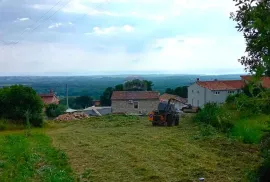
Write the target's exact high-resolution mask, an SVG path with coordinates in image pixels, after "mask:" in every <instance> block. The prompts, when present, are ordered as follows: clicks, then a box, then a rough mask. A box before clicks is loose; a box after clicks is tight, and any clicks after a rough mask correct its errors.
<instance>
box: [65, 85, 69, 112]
mask: <svg viewBox="0 0 270 182" xmlns="http://www.w3.org/2000/svg"><path fill="white" fill-rule="evenodd" d="M66 94H67V95H66V97H67V108H69V106H68V84H66Z"/></svg>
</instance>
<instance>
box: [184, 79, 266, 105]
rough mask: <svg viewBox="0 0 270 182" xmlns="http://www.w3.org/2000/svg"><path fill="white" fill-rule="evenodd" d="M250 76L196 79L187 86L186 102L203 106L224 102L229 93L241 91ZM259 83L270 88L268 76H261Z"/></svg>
mask: <svg viewBox="0 0 270 182" xmlns="http://www.w3.org/2000/svg"><path fill="white" fill-rule="evenodd" d="M251 79H252V76H250V75H244V76H241V80H214V81H200V80H199V79H197V81H196V82H195V83H194V84H192V85H191V86H189V87H188V104H191V105H192V106H196V107H203V106H204V104H206V103H210V102H214V103H224V102H225V100H226V98H227V97H228V96H229V95H230V94H236V93H240V92H242V88H243V87H244V86H245V85H246V84H247V83H248V82H249V81H251ZM261 85H262V87H264V88H270V77H262V78H261Z"/></svg>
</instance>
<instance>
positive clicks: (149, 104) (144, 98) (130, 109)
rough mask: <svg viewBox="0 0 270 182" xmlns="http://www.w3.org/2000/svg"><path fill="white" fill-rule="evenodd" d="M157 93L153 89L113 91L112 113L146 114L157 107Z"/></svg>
mask: <svg viewBox="0 0 270 182" xmlns="http://www.w3.org/2000/svg"><path fill="white" fill-rule="evenodd" d="M159 95H160V94H159V92H154V91H114V92H113V94H112V97H111V101H112V104H111V107H112V113H128V114H147V113H149V112H151V111H153V110H156V109H157V107H158V104H159V102H160V101H159Z"/></svg>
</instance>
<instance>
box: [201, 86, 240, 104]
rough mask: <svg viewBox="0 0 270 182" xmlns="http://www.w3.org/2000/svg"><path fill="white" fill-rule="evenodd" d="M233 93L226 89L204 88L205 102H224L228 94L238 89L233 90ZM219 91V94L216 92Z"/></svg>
mask: <svg viewBox="0 0 270 182" xmlns="http://www.w3.org/2000/svg"><path fill="white" fill-rule="evenodd" d="M233 91H234V93H229V91H228V90H208V89H206V95H207V102H215V103H218V104H221V103H224V102H225V101H226V99H227V97H228V96H229V95H230V94H236V93H238V92H239V91H240V90H233ZM216 92H219V94H216Z"/></svg>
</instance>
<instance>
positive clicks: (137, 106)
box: [133, 101, 139, 109]
mask: <svg viewBox="0 0 270 182" xmlns="http://www.w3.org/2000/svg"><path fill="white" fill-rule="evenodd" d="M133 106H134V109H138V108H139V102H138V101H134V102H133Z"/></svg>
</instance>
